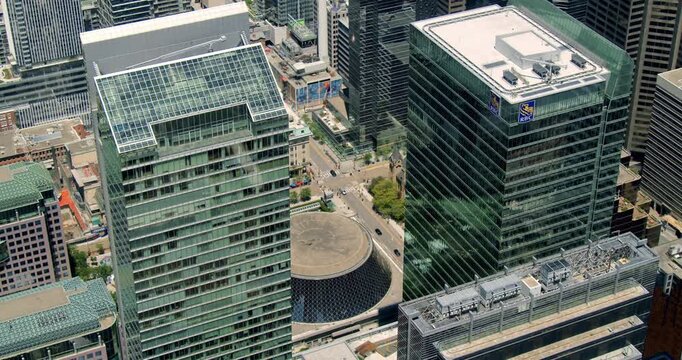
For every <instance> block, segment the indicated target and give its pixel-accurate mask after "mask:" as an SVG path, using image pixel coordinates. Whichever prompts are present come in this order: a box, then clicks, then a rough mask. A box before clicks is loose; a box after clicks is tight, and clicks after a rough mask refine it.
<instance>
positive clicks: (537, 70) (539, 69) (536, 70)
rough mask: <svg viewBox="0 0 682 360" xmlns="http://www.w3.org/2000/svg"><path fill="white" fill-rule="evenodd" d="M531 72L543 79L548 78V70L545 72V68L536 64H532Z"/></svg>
mask: <svg viewBox="0 0 682 360" xmlns="http://www.w3.org/2000/svg"><path fill="white" fill-rule="evenodd" d="M533 72H534V73H536V74H538V75H539V76H540V77H541V78H543V79H545V78H547V77H548V76H549V70H547V68H546V67H544V66H542V65H541V64H538V63H534V64H533Z"/></svg>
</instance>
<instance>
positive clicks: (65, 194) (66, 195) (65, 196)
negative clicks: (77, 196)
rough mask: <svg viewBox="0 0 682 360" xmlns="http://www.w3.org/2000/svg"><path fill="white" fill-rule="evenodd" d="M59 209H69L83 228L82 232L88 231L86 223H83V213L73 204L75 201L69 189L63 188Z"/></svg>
mask: <svg viewBox="0 0 682 360" xmlns="http://www.w3.org/2000/svg"><path fill="white" fill-rule="evenodd" d="M59 207H60V208H63V207H68V208H69V210H71V213H72V214H73V216H75V217H76V221H78V226H80V227H81V230H83V231H85V230H87V229H88V227H87V226H85V222H84V221H83V217H82V216H81V213H80V212H79V211H78V208H76V204H74V203H73V199H71V193H70V192H69V190H68V189H67V188H63V189H62V192H61V194H59Z"/></svg>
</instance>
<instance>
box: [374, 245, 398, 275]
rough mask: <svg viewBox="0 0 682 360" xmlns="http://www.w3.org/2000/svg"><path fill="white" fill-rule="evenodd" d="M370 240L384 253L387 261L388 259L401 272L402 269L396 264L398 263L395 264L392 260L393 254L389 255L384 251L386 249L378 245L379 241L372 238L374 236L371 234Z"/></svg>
mask: <svg viewBox="0 0 682 360" xmlns="http://www.w3.org/2000/svg"><path fill="white" fill-rule="evenodd" d="M372 242H374V245H375V246H376V247H378V248H379V250H381V252H382V253H384V255H386V258H387V259H388V261H390V262H391V264H393V266H395V268H396V269H398V271H400V273H401V274H402V273H403V271H402V270H401V269H400V266H398V264H396V263H395V262H394V261H393V256H391V255H389V254H387V253H386V250H384V248H382V247H381V245H379V243H378V242H377V240H376V239H375V238H374V236H372Z"/></svg>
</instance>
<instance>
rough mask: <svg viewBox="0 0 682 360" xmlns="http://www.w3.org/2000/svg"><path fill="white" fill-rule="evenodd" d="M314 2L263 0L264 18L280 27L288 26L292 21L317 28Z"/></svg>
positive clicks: (307, 0)
mask: <svg viewBox="0 0 682 360" xmlns="http://www.w3.org/2000/svg"><path fill="white" fill-rule="evenodd" d="M313 1H314V0H262V4H260V8H262V14H263V17H265V18H266V19H268V20H270V21H271V22H272V23H273V24H275V25H279V26H285V25H288V24H289V23H290V22H291V21H297V22H302V23H304V24H305V25H306V26H307V27H309V28H311V29H313V28H314V27H315V26H314V25H315V24H314V21H313V18H314V17H315V6H314V4H313Z"/></svg>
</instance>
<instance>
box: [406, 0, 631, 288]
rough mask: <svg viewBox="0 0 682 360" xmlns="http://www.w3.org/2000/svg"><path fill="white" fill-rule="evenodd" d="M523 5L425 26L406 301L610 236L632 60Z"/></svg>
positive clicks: (539, 0) (419, 49)
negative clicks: (589, 240)
mask: <svg viewBox="0 0 682 360" xmlns="http://www.w3.org/2000/svg"><path fill="white" fill-rule="evenodd" d="M513 4H516V5H517V6H516V7H505V8H500V7H499V6H497V5H495V6H491V7H485V8H480V9H477V10H471V11H467V12H462V13H458V14H452V15H447V16H445V17H440V18H435V19H431V20H425V21H420V22H416V23H414V24H413V27H412V30H411V34H410V42H411V57H410V83H409V88H410V94H409V107H410V110H409V117H408V126H407V128H408V131H407V133H408V141H407V143H408V153H409V155H410V156H409V157H408V158H407V166H406V168H407V196H406V199H407V202H406V225H405V254H404V257H405V265H404V271H405V278H404V286H403V288H404V298H405V299H415V298H417V297H420V296H425V295H427V294H430V293H433V292H435V291H437V290H439V289H442V287H443V286H446V285H450V286H452V285H457V284H462V283H466V282H468V281H471V280H473V279H474V278H475V276H476V275H478V276H481V277H483V276H487V275H490V274H492V273H494V272H496V271H499V270H501V269H502V268H503V267H504V266H507V267H511V266H514V265H517V264H520V263H523V262H526V261H528V260H530V259H531V258H532V257H536V258H539V257H543V256H547V255H550V254H552V253H556V252H559V251H560V249H569V248H571V247H575V246H578V245H582V244H584V243H586V242H587V241H588V239H594V238H597V237H600V236H604V235H608V234H609V227H610V222H611V216H612V212H613V208H612V207H613V199H614V196H615V189H616V179H617V176H618V167H619V160H620V148H621V146H622V144H623V132H624V129H625V121H626V118H627V106H628V105H629V98H630V83H631V76H632V75H631V74H632V60H630V58H629V57H628V56H627V54H625V52H623V51H622V50H621V49H619V48H618V47H616V46H615V45H613V44H610V43H609V42H608V41H607V40H605V39H603V38H602V37H600V36H598V35H597V34H595V33H594V32H593V31H591V30H589V29H587V28H586V27H585V26H584V25H582V24H580V23H579V22H577V21H576V20H575V19H573V18H571V17H570V16H568V15H566V14H565V13H563V12H562V11H560V10H558V9H557V8H556V7H554V6H553V5H552V4H551V3H549V2H547V1H545V0H517V1H513ZM544 21H547V22H548V23H545V22H544ZM550 29H552V30H550ZM461 34H469V35H468V36H461ZM578 39H580V40H578Z"/></svg>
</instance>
